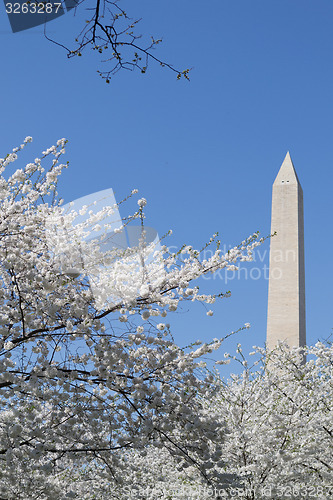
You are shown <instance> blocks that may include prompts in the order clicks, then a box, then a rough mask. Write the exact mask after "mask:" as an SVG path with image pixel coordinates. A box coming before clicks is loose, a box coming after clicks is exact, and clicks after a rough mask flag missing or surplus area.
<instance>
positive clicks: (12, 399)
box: [0, 137, 262, 500]
mask: <svg viewBox="0 0 333 500" xmlns="http://www.w3.org/2000/svg"><path fill="white" fill-rule="evenodd" d="M29 142H31V138H30V137H27V138H26V139H25V141H24V143H23V144H21V146H20V147H18V148H15V149H14V150H13V151H12V152H11V153H10V154H8V155H7V156H6V157H5V158H3V159H1V160H0V169H1V178H0V200H1V201H0V203H1V221H0V254H1V258H0V265H1V268H0V276H1V288H0V303H1V309H0V334H1V340H0V364H1V370H0V401H1V413H0V492H1V495H2V496H3V497H5V498H6V499H9V498H15V499H18V498H23V499H26V498H29V500H30V499H33V498H36V499H37V498H38V499H41V498H54V499H56V498H59V499H60V498H70V497H79V498H112V496H110V495H111V494H112V491H113V489H114V488H116V487H117V488H118V489H119V488H121V486H122V485H123V484H124V472H126V471H128V468H129V460H131V463H132V462H133V463H134V461H133V459H132V455H131V453H134V454H135V453H136V454H137V455H134V456H136V457H138V456H141V455H142V454H144V453H146V449H147V447H148V449H149V450H152V451H151V453H155V451H154V450H158V451H157V453H161V454H164V456H165V454H166V455H167V456H170V457H171V458H170V459H172V460H173V461H175V463H177V467H178V469H179V470H180V471H181V470H183V469H184V468H187V467H190V468H191V470H195V471H196V478H197V479H196V480H197V481H199V482H200V481H204V483H205V484H207V485H213V484H214V483H216V482H217V483H218V484H222V483H223V481H224V483H225V482H228V481H229V476H228V473H223V474H220V475H219V474H216V471H215V472H214V473H213V474H212V470H213V469H214V464H217V465H219V466H220V467H222V465H223V464H222V463H220V462H221V454H222V450H221V442H222V441H223V439H224V434H225V424H224V421H223V420H221V419H220V418H218V414H217V413H216V412H215V411H211V410H210V411H207V409H206V407H205V404H204V401H205V395H206V394H210V392H211V390H212V387H214V384H215V382H214V377H213V375H212V374H210V373H207V372H205V370H204V367H203V364H202V363H203V362H202V361H201V359H200V358H202V356H205V355H206V354H207V353H211V352H212V351H213V350H216V349H218V348H219V347H220V345H221V343H222V341H223V339H213V340H212V341H211V342H210V343H205V344H201V343H200V342H195V343H194V344H192V345H190V346H187V347H183V348H181V347H179V346H178V345H177V344H176V343H175V342H174V340H173V338H172V335H171V332H170V326H169V324H168V323H166V322H165V318H166V316H167V315H168V314H170V313H171V312H172V311H175V310H177V308H178V307H180V306H181V304H182V303H184V302H189V301H191V302H196V301H199V302H201V303H204V304H208V305H209V306H210V305H211V304H213V303H214V302H215V300H216V299H217V298H223V297H224V296H225V295H228V294H223V293H221V294H219V295H217V296H216V295H211V294H202V293H200V292H199V288H198V286H194V285H192V283H193V281H194V280H197V279H198V278H200V277H201V276H203V275H207V274H209V273H214V272H215V271H217V270H220V269H226V270H228V269H234V268H235V264H236V263H237V261H250V260H251V259H252V252H253V249H254V248H255V247H256V246H257V245H259V244H260V243H261V242H262V239H261V240H259V238H258V235H257V234H254V235H252V236H250V237H249V238H248V239H246V240H244V241H243V242H242V243H241V244H240V245H239V246H237V247H235V248H233V249H231V250H229V251H228V252H227V253H226V254H225V255H224V254H222V252H221V250H220V248H219V242H218V241H217V238H216V236H214V237H213V238H212V239H211V240H210V242H209V243H208V246H211V247H212V246H213V245H215V250H214V251H213V252H211V254H210V256H209V258H204V257H202V252H200V251H197V250H195V249H193V248H192V247H191V246H183V247H182V248H181V249H180V250H179V251H178V252H174V253H171V252H169V251H168V248H167V247H166V246H165V245H164V246H162V247H161V249H160V250H158V251H156V249H155V250H154V248H151V246H150V245H148V244H147V243H146V241H145V225H144V206H145V204H146V200H145V199H144V198H141V199H139V200H138V210H137V211H136V212H135V213H134V214H132V215H131V216H129V217H127V218H126V219H124V220H123V223H122V226H121V227H120V228H118V231H121V230H123V228H124V226H126V225H127V224H130V223H131V222H132V221H135V220H138V221H139V222H140V224H141V228H142V234H141V238H140V242H139V245H138V247H137V248H135V249H132V248H131V249H129V248H128V249H119V248H117V247H116V246H113V245H112V244H110V241H108V227H107V223H105V233H104V234H103V235H102V237H101V238H92V237H91V233H92V234H93V233H94V231H100V228H101V227H102V226H103V224H104V222H103V221H105V220H106V217H107V216H108V215H110V214H114V213H115V211H116V208H117V207H116V206H105V207H104V208H103V209H102V210H101V211H99V212H98V213H97V214H96V213H94V212H93V211H92V210H90V209H89V207H84V208H83V212H86V215H87V217H86V219H85V220H84V222H80V223H77V224H76V223H75V221H76V220H77V219H78V216H79V215H82V214H78V213H76V212H70V213H66V212H65V211H64V209H63V208H62V201H61V200H60V199H59V197H58V194H57V191H56V189H57V179H58V178H59V176H60V175H61V173H62V171H63V169H64V168H65V167H66V166H67V165H66V164H62V163H60V161H61V157H62V155H63V154H64V152H65V144H66V140H65V139H60V140H59V141H58V142H57V144H56V145H55V146H52V147H50V148H48V149H47V150H46V151H44V152H43V153H42V154H41V156H40V158H36V159H35V160H34V161H33V162H32V163H28V164H27V165H26V166H25V167H24V168H19V169H17V170H16V171H14V172H13V173H12V172H11V168H12V164H13V163H14V162H15V161H16V160H17V159H18V155H19V154H20V152H21V150H22V149H23V148H24V147H25V146H26V144H27V143H29ZM134 194H136V191H135V190H134V191H133V192H132V195H131V196H133V195H134ZM83 212H82V213H83ZM111 243H112V242H111ZM206 247H207V246H205V247H204V249H205V248H206ZM92 282H94V284H95V286H92ZM96 283H97V285H98V286H96ZM207 309H208V307H207ZM208 315H211V311H210V310H209V311H208ZM92 477H93V478H94V479H92ZM64 484H66V486H65V485H64ZM75 485H79V486H75ZM125 485H126V484H125ZM75 488H76V490H77V491H75ZM78 491H79V492H78ZM89 495H90V496H89ZM94 495H95V496H94ZM117 498H119V495H118V496H117Z"/></svg>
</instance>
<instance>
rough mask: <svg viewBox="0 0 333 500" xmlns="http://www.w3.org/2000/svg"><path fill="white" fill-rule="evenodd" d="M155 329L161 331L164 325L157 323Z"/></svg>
mask: <svg viewBox="0 0 333 500" xmlns="http://www.w3.org/2000/svg"><path fill="white" fill-rule="evenodd" d="M156 328H157V330H160V331H162V330H164V328H165V324H164V323H159V324H158V325H157V327H156Z"/></svg>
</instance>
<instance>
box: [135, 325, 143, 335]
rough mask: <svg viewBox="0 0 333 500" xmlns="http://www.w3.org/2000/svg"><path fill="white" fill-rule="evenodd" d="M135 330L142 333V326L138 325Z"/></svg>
mask: <svg viewBox="0 0 333 500" xmlns="http://www.w3.org/2000/svg"><path fill="white" fill-rule="evenodd" d="M136 331H137V333H143V332H144V328H143V326H138V327H137V329H136Z"/></svg>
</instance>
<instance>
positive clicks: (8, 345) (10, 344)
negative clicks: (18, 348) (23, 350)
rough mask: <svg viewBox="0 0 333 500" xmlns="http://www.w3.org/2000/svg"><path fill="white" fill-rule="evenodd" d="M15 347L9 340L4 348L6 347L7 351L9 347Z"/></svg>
mask: <svg viewBox="0 0 333 500" xmlns="http://www.w3.org/2000/svg"><path fill="white" fill-rule="evenodd" d="M13 347H14V344H13V342H10V341H9V342H5V344H4V348H5V349H6V351H9V349H13Z"/></svg>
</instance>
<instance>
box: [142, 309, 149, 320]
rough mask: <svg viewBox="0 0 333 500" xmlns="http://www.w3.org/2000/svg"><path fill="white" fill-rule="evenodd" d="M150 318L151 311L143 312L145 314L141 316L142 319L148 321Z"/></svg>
mask: <svg viewBox="0 0 333 500" xmlns="http://www.w3.org/2000/svg"><path fill="white" fill-rule="evenodd" d="M149 316H150V312H149V311H143V313H142V314H141V318H142V319H144V320H146V319H148V318H149Z"/></svg>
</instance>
